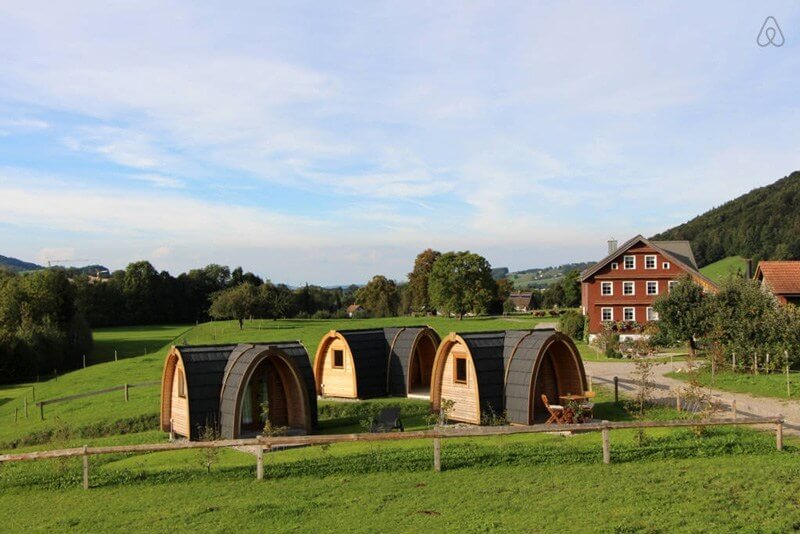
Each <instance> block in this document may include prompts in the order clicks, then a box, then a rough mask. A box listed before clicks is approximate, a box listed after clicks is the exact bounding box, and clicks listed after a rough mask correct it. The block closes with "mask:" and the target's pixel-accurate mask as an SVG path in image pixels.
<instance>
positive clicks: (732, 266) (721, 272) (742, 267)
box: [700, 256, 747, 282]
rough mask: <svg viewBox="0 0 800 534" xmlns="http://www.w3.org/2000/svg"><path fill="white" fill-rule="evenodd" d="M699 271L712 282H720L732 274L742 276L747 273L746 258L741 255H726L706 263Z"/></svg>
mask: <svg viewBox="0 0 800 534" xmlns="http://www.w3.org/2000/svg"><path fill="white" fill-rule="evenodd" d="M700 272H701V273H703V274H704V275H705V276H706V277H708V278H710V279H711V280H713V281H714V282H722V281H723V280H725V279H726V278H728V277H729V276H732V275H739V276H743V275H744V274H746V273H747V259H745V258H743V257H741V256H728V257H727V258H723V259H721V260H719V261H715V262H714V263H711V264H709V265H706V266H705V267H703V268H702V269H700Z"/></svg>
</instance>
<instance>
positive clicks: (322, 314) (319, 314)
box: [311, 310, 332, 319]
mask: <svg viewBox="0 0 800 534" xmlns="http://www.w3.org/2000/svg"><path fill="white" fill-rule="evenodd" d="M331 317H332V315H331V312H329V311H328V310H318V311H316V312H314V315H312V316H311V318H312V319H330V318H331Z"/></svg>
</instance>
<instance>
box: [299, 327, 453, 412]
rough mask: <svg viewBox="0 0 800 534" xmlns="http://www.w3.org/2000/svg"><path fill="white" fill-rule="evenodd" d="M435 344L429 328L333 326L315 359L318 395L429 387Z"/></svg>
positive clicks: (374, 393)
mask: <svg viewBox="0 0 800 534" xmlns="http://www.w3.org/2000/svg"><path fill="white" fill-rule="evenodd" d="M438 344H439V336H438V334H436V332H435V331H434V330H433V329H431V328H429V327H427V326H411V327H391V328H374V329H364V330H331V331H330V332H328V333H327V334H325V336H324V337H323V338H322V340H321V341H320V343H319V346H318V348H317V352H316V355H315V357H314V377H315V378H316V383H317V394H319V395H321V396H326V397H342V398H351V399H368V398H374V397H383V396H386V395H398V396H406V395H408V393H409V391H411V390H419V389H423V390H425V391H427V388H428V387H429V384H430V373H431V370H432V367H433V359H434V355H435V350H436V347H437V346H438Z"/></svg>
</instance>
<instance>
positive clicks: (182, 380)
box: [178, 369, 186, 399]
mask: <svg viewBox="0 0 800 534" xmlns="http://www.w3.org/2000/svg"><path fill="white" fill-rule="evenodd" d="M178 397H180V398H182V399H185V398H186V377H185V376H183V371H181V370H180V369H179V370H178Z"/></svg>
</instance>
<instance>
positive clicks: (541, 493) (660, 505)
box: [0, 429, 800, 532]
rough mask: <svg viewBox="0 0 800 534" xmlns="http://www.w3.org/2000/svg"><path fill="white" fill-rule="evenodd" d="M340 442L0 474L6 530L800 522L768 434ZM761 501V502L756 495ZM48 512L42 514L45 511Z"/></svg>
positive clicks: (792, 469) (33, 467)
mask: <svg viewBox="0 0 800 534" xmlns="http://www.w3.org/2000/svg"><path fill="white" fill-rule="evenodd" d="M611 440H612V460H613V462H614V463H613V464H612V465H610V466H604V465H602V463H601V448H600V437H599V435H598V434H597V433H590V434H582V435H581V434H577V435H574V436H566V437H565V436H560V435H535V436H531V435H529V436H506V437H502V438H496V437H493V438H476V439H458V440H445V442H444V444H443V447H442V465H443V472H442V473H438V474H436V473H433V472H432V470H431V464H432V454H431V449H432V448H431V443H430V442H425V441H408V442H397V443H381V444H363V443H347V444H339V445H332V446H330V447H327V448H320V447H314V448H306V449H299V450H293V451H284V452H278V453H273V454H270V455H267V458H266V466H265V472H266V477H267V480H265V481H262V482H259V481H256V480H254V470H255V461H254V458H253V456H252V455H249V454H246V453H241V452H237V451H226V452H225V453H223V454H222V455H221V456H220V458H219V463H218V464H216V465H215V466H214V468H213V469H212V472H211V474H207V473H206V472H205V470H204V469H203V468H202V467H201V466H200V464H199V461H198V456H197V452H196V451H179V452H169V453H153V454H148V455H138V456H124V455H118V456H114V457H102V458H100V457H97V458H92V460H91V462H92V463H91V465H92V478H91V481H92V486H93V487H92V489H91V490H90V491H88V492H86V491H83V490H81V489H80V460H78V459H72V460H69V461H66V462H63V461H62V462H58V461H41V462H36V463H32V464H13V465H7V466H2V467H1V468H0V506H2V509H3V510H4V517H5V523H4V529H7V530H11V531H17V530H23V529H38V530H56V531H63V530H71V531H81V532H89V531H107V530H131V529H134V530H141V529H143V528H145V526H146V528H147V530H148V531H157V532H167V531H174V530H190V529H192V530H193V529H197V530H211V531H222V530H225V531H228V530H234V529H244V530H248V531H250V530H259V531H264V530H279V531H289V530H297V529H300V530H303V531H334V530H347V531H353V530H355V531H359V532H368V531H403V532H408V531H420V530H423V531H441V530H456V529H458V530H463V531H466V532H483V531H495V530H498V531H523V530H524V531H528V530H535V531H548V532H561V531H566V530H569V531H597V530H599V531H608V532H612V531H613V532H618V531H622V532H633V531H654V530H656V531H665V532H666V531H674V530H682V531H696V532H700V531H709V530H716V531H733V530H751V529H752V528H753V527H754V526H755V525H757V527H758V528H759V529H761V530H765V531H786V530H791V529H792V527H793V526H795V525H797V524H798V523H800V506H798V504H800V503H799V502H798V501H800V498H798V497H797V492H796V490H795V484H794V481H795V480H796V479H797V477H798V476H800V462H797V453H798V450H797V448H796V445H795V443H794V442H793V441H789V442H788V443H787V446H786V450H785V452H782V453H779V452H777V451H775V450H774V439H773V437H772V436H771V435H770V434H766V433H758V432H753V431H748V430H743V429H712V430H707V431H706V434H705V435H704V436H702V437H697V436H696V435H695V434H694V433H693V432H692V431H690V430H658V431H648V433H647V440H646V441H645V443H644V444H643V445H642V446H637V445H636V444H635V442H634V439H633V433H632V432H630V431H614V432H612V434H611ZM765 496H769V498H765ZM43 510H47V513H42V511H43Z"/></svg>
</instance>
